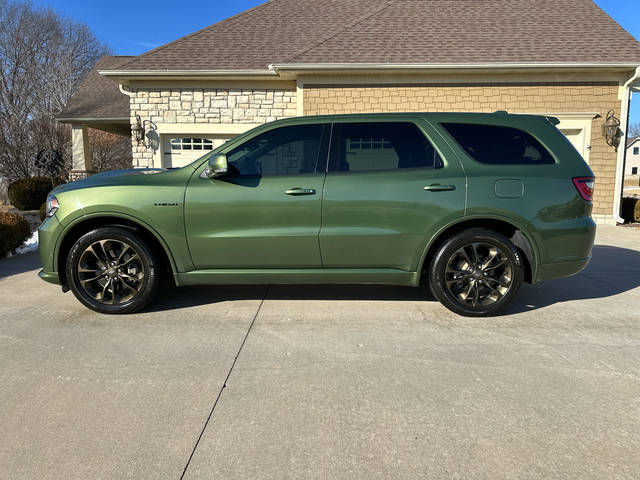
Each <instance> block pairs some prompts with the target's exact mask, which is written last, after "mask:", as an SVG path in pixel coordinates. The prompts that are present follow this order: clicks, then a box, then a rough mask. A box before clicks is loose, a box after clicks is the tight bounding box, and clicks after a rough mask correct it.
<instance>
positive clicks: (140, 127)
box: [131, 115, 156, 148]
mask: <svg viewBox="0 0 640 480" xmlns="http://www.w3.org/2000/svg"><path fill="white" fill-rule="evenodd" d="M147 124H149V126H152V127H153V128H156V124H155V123H153V122H152V121H151V120H145V121H142V119H141V118H140V115H136V123H134V124H133V125H131V134H132V135H133V138H134V140H135V141H136V143H137V144H138V145H140V144H142V145H144V146H145V147H147V148H149V145H147V143H146V142H145V141H144V138H145V125H147Z"/></svg>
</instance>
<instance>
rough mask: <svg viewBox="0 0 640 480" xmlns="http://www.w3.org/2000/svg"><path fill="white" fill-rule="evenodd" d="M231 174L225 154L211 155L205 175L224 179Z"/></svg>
mask: <svg viewBox="0 0 640 480" xmlns="http://www.w3.org/2000/svg"><path fill="white" fill-rule="evenodd" d="M228 173H229V165H228V164H227V156H226V155H225V154H224V153H218V154H217V155H211V157H209V161H208V162H207V168H205V170H204V174H205V175H206V176H207V177H209V178H219V177H224V176H225V175H227V174H228Z"/></svg>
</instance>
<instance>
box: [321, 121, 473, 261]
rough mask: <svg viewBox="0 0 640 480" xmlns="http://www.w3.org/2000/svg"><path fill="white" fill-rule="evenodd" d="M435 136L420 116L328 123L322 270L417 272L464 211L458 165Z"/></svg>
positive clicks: (323, 205) (463, 178) (457, 161)
mask: <svg viewBox="0 0 640 480" xmlns="http://www.w3.org/2000/svg"><path fill="white" fill-rule="evenodd" d="M396 118H398V117H396ZM438 138H441V137H440V136H439V134H438V133H436V132H435V131H433V130H432V128H431V127H430V125H428V124H427V123H426V122H422V120H421V119H419V118H407V119H406V120H402V121H400V120H398V121H379V122H357V123H355V122H348V123H339V122H336V123H335V124H334V128H333V134H332V147H331V152H330V159H329V171H328V174H327V178H326V180H325V188H324V195H323V201H322V229H321V231H320V247H321V252H322V259H323V263H324V266H325V267H326V268H393V269H400V270H405V271H416V269H417V268H418V264H419V262H420V259H421V256H422V254H423V252H424V249H425V246H426V244H427V241H428V240H429V239H430V238H431V235H433V234H434V233H435V232H436V231H437V230H438V229H439V228H440V226H441V225H444V224H446V223H447V222H448V221H449V220H450V219H452V218H455V217H457V216H461V215H463V214H464V208H465V189H466V179H465V176H464V172H463V169H462V166H461V164H460V162H459V160H458V159H457V157H456V156H455V155H454V154H453V153H452V152H451V150H450V149H449V147H448V145H446V143H445V142H442V141H440V142H437V139H438ZM434 140H436V141H434Z"/></svg>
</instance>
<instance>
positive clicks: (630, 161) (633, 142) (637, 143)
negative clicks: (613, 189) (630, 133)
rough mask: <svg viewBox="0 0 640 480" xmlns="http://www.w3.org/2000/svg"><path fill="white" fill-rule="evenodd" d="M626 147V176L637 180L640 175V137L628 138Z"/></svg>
mask: <svg viewBox="0 0 640 480" xmlns="http://www.w3.org/2000/svg"><path fill="white" fill-rule="evenodd" d="M626 149H627V153H626V161H625V164H624V176H625V178H630V179H634V178H635V179H636V180H637V179H638V177H639V176H640V137H631V138H627V145H626ZM636 183H637V182H636Z"/></svg>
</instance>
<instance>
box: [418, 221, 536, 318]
mask: <svg viewBox="0 0 640 480" xmlns="http://www.w3.org/2000/svg"><path fill="white" fill-rule="evenodd" d="M428 276H429V287H430V288H431V293H433V295H434V297H436V298H437V299H438V300H439V301H440V303H442V304H443V305H444V306H445V307H447V308H448V309H449V310H451V311H453V312H455V313H458V314H460V315H465V316H470V317H480V316H489V315H493V314H495V313H497V312H499V311H500V310H502V309H503V308H505V307H506V306H507V305H508V304H509V303H511V301H512V300H513V299H514V298H515V297H516V295H517V293H518V290H519V289H520V285H521V284H522V281H523V279H524V264H523V260H522V256H521V254H520V252H519V250H518V249H517V248H516V246H515V245H513V243H511V241H510V240H509V239H508V238H507V237H505V236H504V235H501V234H499V233H497V232H494V231H492V230H487V229H484V228H473V229H469V230H465V231H462V232H460V233H458V234H456V235H454V236H452V237H451V238H449V239H448V240H446V241H445V242H444V244H443V245H442V246H441V247H440V248H439V249H438V252H437V253H436V255H435V256H434V257H433V259H432V261H431V264H430V266H429V271H428Z"/></svg>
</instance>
